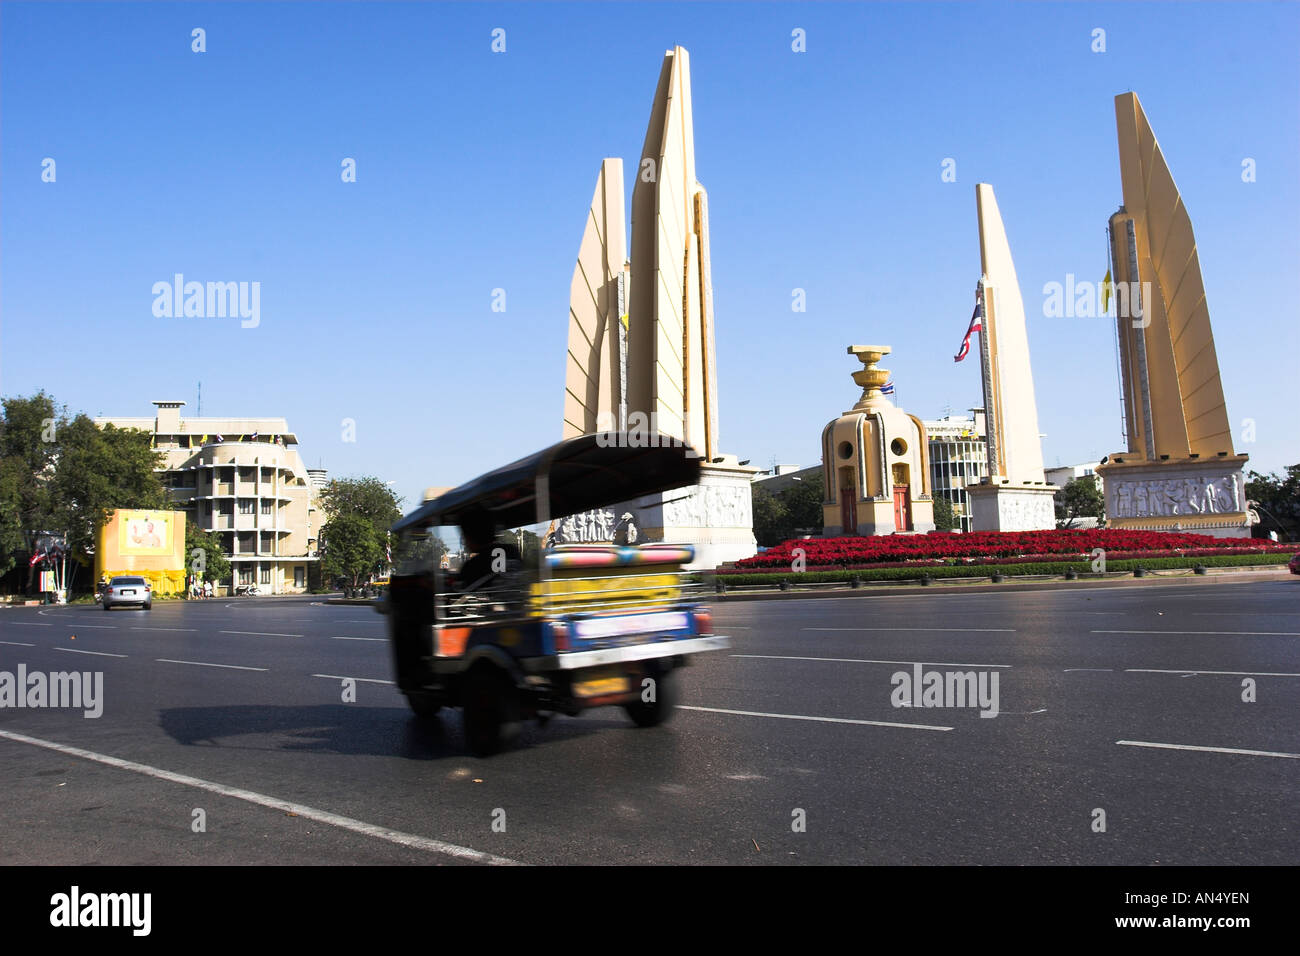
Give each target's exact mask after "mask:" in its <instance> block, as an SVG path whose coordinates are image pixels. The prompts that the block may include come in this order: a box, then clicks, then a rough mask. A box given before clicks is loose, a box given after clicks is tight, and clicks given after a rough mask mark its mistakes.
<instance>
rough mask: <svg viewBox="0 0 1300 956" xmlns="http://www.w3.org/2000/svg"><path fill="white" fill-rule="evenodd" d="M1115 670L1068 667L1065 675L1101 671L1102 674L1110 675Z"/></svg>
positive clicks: (1110, 668) (1111, 668)
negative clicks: (1074, 672) (1076, 672)
mask: <svg viewBox="0 0 1300 956" xmlns="http://www.w3.org/2000/svg"><path fill="white" fill-rule="evenodd" d="M1114 670H1115V668H1113V667H1067V668H1066V669H1065V673H1067V674H1069V673H1071V672H1073V671H1100V672H1102V673H1105V674H1109V673H1111V672H1112V671H1114Z"/></svg>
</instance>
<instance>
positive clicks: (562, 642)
mask: <svg viewBox="0 0 1300 956" xmlns="http://www.w3.org/2000/svg"><path fill="white" fill-rule="evenodd" d="M551 634H552V635H554V637H555V649H556V650H557V651H567V650H568V649H569V646H570V645H569V625H568V623H567V622H566V621H557V622H556V623H554V624H552V625H551Z"/></svg>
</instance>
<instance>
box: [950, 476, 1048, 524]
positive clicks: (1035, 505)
mask: <svg viewBox="0 0 1300 956" xmlns="http://www.w3.org/2000/svg"><path fill="white" fill-rule="evenodd" d="M1057 490H1058V489H1057V487H1056V486H1055V485H1010V484H1008V485H1002V484H998V485H995V484H991V483H990V484H987V485H967V486H966V500H967V501H968V502H970V514H971V530H972V531H1051V530H1054V529H1055V528H1056V505H1055V501H1054V498H1053V496H1054V495H1055V494H1056V492H1057Z"/></svg>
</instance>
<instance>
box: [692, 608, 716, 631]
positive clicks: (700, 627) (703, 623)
mask: <svg viewBox="0 0 1300 956" xmlns="http://www.w3.org/2000/svg"><path fill="white" fill-rule="evenodd" d="M695 632H696V633H697V634H712V633H713V615H712V614H710V613H709V612H708V611H703V610H700V611H696V612H695Z"/></svg>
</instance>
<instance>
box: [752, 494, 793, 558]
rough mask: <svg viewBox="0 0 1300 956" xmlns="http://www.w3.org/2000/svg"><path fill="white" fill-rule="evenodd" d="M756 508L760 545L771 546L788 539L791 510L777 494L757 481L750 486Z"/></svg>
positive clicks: (755, 514) (755, 533)
mask: <svg viewBox="0 0 1300 956" xmlns="http://www.w3.org/2000/svg"><path fill="white" fill-rule="evenodd" d="M750 493H751V496H752V503H753V509H754V538H755V539H756V540H757V541H758V544H759V547H765V548H770V547H772V546H774V545H778V544H780V543H781V542H782V541H784V540H786V529H787V528H789V525H790V512H789V509H788V508H786V506H785V502H783V501H782V500H781V499H780V498H778V497H777V496H776V495H774V494H772V493H771V492H770V491H768V490H767V489H766V488H762V487H760V486H759V484H758V483H757V482H755V483H754V484H753V485H752V486H751V487H750Z"/></svg>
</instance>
